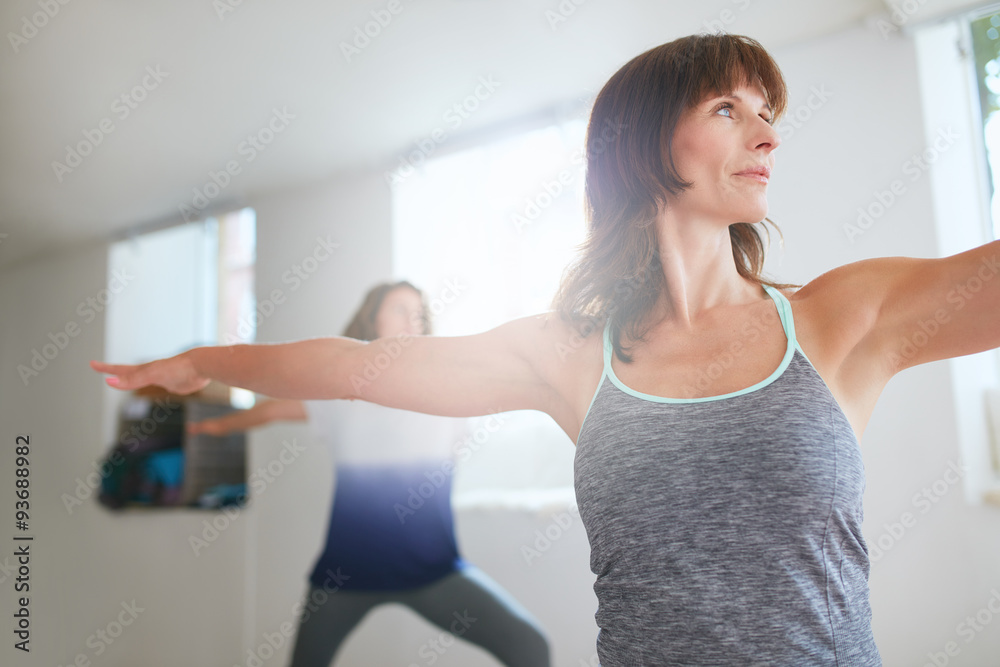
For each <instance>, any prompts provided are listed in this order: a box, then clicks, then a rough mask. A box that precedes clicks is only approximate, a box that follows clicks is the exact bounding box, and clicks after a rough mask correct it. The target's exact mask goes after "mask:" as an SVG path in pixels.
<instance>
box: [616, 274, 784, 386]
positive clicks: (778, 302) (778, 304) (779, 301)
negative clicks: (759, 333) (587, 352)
mask: <svg viewBox="0 0 1000 667" xmlns="http://www.w3.org/2000/svg"><path fill="white" fill-rule="evenodd" d="M763 287H764V290H765V291H766V292H767V294H768V296H770V297H771V299H772V301H774V305H775V308H777V310H778V317H779V318H780V319H781V328H782V329H783V330H784V332H785V338H786V339H787V341H788V342H787V345H786V346H785V356H784V357H783V358H782V359H781V364H780V365H779V366H778V367H777V368H776V369H775V370H774V372H773V373H771V374H770V375H769V376H768V377H766V378H764V379H763V380H761V381H760V382H758V383H756V384H754V385H752V386H750V387H747V388H745V389H740V390H739V391H732V392H729V393H728V394H720V395H718V396H704V397H702V398H668V397H666V396H654V395H652V394H644V393H642V392H641V391H636V390H634V389H632V388H631V387H629V386H627V385H626V384H625V383H624V382H622V381H621V380H619V379H618V376H617V375H615V372H614V369H613V368H612V367H611V357H610V354H609V352H608V350H607V349H606V350H605V364H604V374H605V375H606V376H607V377H608V379H609V380H611V382H612V383H613V384H614V385H615V386H616V387H618V388H619V389H620V390H622V391H623V392H625V393H626V394H629V395H631V396H635V397H636V398H641V399H643V400H646V401H651V402H653V403H706V402H708V401H721V400H723V399H726V398H736V397H737V396H742V395H743V394H749V393H750V392H753V391H757V390H758V389H762V388H763V387H766V386H767V385H769V384H771V383H772V382H774V381H775V380H777V379H778V378H779V377H781V374H782V373H784V372H785V369H786V368H788V365H789V364H790V363H792V357H794V356H795V351H796V350H797V349H798V342H797V341H796V339H795V323H794V322H793V320H792V308H791V304H790V303H788V299H787V298H785V295H784V294H782V293H781V292H779V291H778V290H776V289H774V288H773V287H770V286H768V285H764V286H763ZM605 340H606V341H609V340H610V339H609V337H608V334H607V331H606V332H605ZM607 344H608V343H607V342H606V343H605V345H607ZM602 382H603V378H602Z"/></svg>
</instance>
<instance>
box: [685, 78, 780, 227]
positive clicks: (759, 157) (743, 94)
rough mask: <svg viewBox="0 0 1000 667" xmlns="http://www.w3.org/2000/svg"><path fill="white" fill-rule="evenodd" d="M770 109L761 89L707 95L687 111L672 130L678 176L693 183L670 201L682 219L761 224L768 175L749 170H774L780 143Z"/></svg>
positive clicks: (744, 89) (747, 88) (746, 88)
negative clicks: (713, 219) (692, 217)
mask: <svg viewBox="0 0 1000 667" xmlns="http://www.w3.org/2000/svg"><path fill="white" fill-rule="evenodd" d="M771 118H772V114H771V109H770V108H769V107H768V106H767V102H766V100H765V98H764V94H763V91H762V90H761V89H760V88H759V87H749V86H743V87H741V88H737V89H736V90H734V91H733V92H732V93H731V94H730V95H728V96H716V95H709V96H708V97H707V98H705V99H703V100H702V101H701V102H700V103H698V104H696V105H695V106H693V107H691V108H690V109H688V110H687V111H685V112H684V113H683V114H682V116H681V118H680V119H679V121H678V123H677V127H676V128H675V130H674V140H673V147H672V152H673V158H674V164H675V165H676V167H677V172H678V173H679V174H680V176H681V178H683V179H684V180H685V181H688V182H691V183H693V184H694V185H692V186H691V187H690V188H688V189H687V190H686V191H684V192H682V193H681V194H680V195H677V196H676V197H672V198H670V199H669V200H668V207H672V208H673V210H674V211H675V212H677V213H679V214H680V215H681V217H689V216H697V217H701V218H704V217H709V218H715V219H718V220H720V221H721V222H724V223H725V224H726V225H727V226H728V225H729V224H731V223H734V222H751V223H753V222H760V221H761V220H763V219H764V218H765V217H766V216H767V180H768V179H769V174H768V175H767V176H761V175H758V174H747V173H746V172H747V170H748V169H752V168H754V167H757V168H760V167H766V168H767V169H768V170H770V168H771V167H773V166H774V156H773V155H772V152H773V151H774V149H775V148H777V147H778V145H779V144H780V143H781V139H780V138H779V137H778V133H777V131H776V130H775V128H774V127H772V126H771V125H770V123H769V121H770V120H771Z"/></svg>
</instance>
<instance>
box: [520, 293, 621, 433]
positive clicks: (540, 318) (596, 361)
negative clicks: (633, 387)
mask: <svg viewBox="0 0 1000 667" xmlns="http://www.w3.org/2000/svg"><path fill="white" fill-rule="evenodd" d="M510 324H511V325H512V327H511V330H510V336H511V341H512V342H513V343H514V344H515V345H516V346H517V349H518V350H519V352H520V353H521V354H522V355H524V357H525V358H526V360H527V361H528V362H529V364H530V365H531V366H532V367H533V368H534V369H535V370H536V372H537V373H538V374H539V375H540V376H541V379H542V380H543V381H544V382H545V383H546V384H547V385H548V386H549V387H551V388H552V390H553V393H552V400H551V404H550V406H549V408H548V409H547V410H546V411H547V412H548V414H550V415H551V416H552V417H553V419H555V420H556V422H557V423H558V424H559V426H560V427H562V429H563V430H564V431H566V433H567V435H569V436H570V438H571V439H572V440H573V441H574V442H575V441H576V435H577V433H578V432H579V429H580V427H581V426H582V424H583V418H584V416H585V415H586V411H587V407H588V406H589V405H590V400H591V398H592V397H593V394H594V392H595V391H596V390H597V383H598V381H599V380H600V377H601V373H602V371H603V364H604V356H603V340H604V339H603V325H602V324H600V323H594V322H571V321H567V320H566V319H564V318H562V317H560V316H559V314H558V313H556V312H554V311H550V312H545V313H540V314H538V315H533V316H531V317H526V318H522V319H520V320H515V321H513V322H511V323H510Z"/></svg>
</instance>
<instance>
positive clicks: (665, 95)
mask: <svg viewBox="0 0 1000 667" xmlns="http://www.w3.org/2000/svg"><path fill="white" fill-rule="evenodd" d="M741 84H742V85H760V86H761V88H762V89H763V91H764V95H765V97H766V99H767V102H768V104H769V105H770V107H771V111H772V118H773V119H774V122H777V121H778V119H779V118H780V117H781V115H782V114H783V113H784V111H785V108H786V106H787V97H788V92H787V88H786V86H785V81H784V77H783V76H782V74H781V70H780V69H779V68H778V65H777V63H776V62H775V61H774V60H773V59H772V58H771V56H770V55H769V54H768V53H767V51H765V50H764V47H762V46H761V45H760V44H759V43H758V42H757V41H756V40H754V39H751V38H750V37H744V36H742V35H730V34H726V33H722V34H715V35H707V34H703V35H691V36H688V37H682V38H680V39H677V40H674V41H672V42H669V43H667V44H663V45H661V46H657V47H655V48H653V49H650V50H649V51H646V52H645V53H642V54H640V55H638V56H636V57H635V58H633V59H632V60H630V61H629V62H628V63H626V64H625V66H624V67H622V68H621V69H619V70H618V71H617V72H616V73H615V74H614V75H613V76H612V77H611V79H609V80H608V82H607V83H606V84H605V85H604V87H603V88H602V89H601V92H600V93H599V94H598V95H597V98H596V99H595V101H594V106H593V109H592V111H591V114H590V122H589V124H588V126H587V139H586V147H587V148H586V150H587V153H586V154H587V168H586V181H585V187H584V193H585V210H586V216H587V226H588V233H587V239H586V241H584V243H583V244H582V245H581V254H580V256H579V257H578V258H577V260H576V261H575V262H574V263H573V264H571V265H570V266H569V268H568V269H567V270H566V273H565V274H564V275H563V279H562V283H561V285H560V287H559V290H558V292H557V293H556V295H555V298H554V300H553V308H554V309H555V310H557V311H558V312H559V313H560V315H561V316H562V317H563V318H564V319H566V320H568V321H570V322H577V323H581V322H582V323H583V324H584V327H583V330H584V332H585V335H589V333H590V332H591V331H593V330H594V329H595V328H597V327H598V326H602V325H603V324H605V323H606V322H609V321H610V329H611V331H610V333H611V340H612V343H613V345H614V351H615V353H616V354H617V355H618V357H619V358H620V359H622V360H623V361H626V362H631V361H632V359H631V357H630V356H629V355H628V354H627V353H626V347H625V346H623V345H622V334H623V333H626V334H627V335H628V338H629V339H630V340H632V341H636V340H642V339H643V338H642V337H643V335H644V334H645V333H646V331H648V325H647V326H644V325H643V323H644V320H645V318H646V316H647V315H648V313H649V311H650V309H651V308H652V307H653V306H654V305H655V303H656V300H657V298H658V297H659V295H660V292H661V290H662V288H663V280H664V279H663V268H662V266H661V264H660V256H659V249H658V247H657V238H656V225H655V221H656V215H657V213H658V211H659V210H660V207H661V206H664V205H665V204H666V198H667V195H668V194H669V195H676V194H678V193H680V192H682V191H684V190H685V189H686V188H688V187H690V186H691V185H692V183H688V182H685V181H683V180H681V177H680V175H679V174H678V173H677V170H676V167H675V165H674V162H673V155H672V152H671V144H672V141H673V134H674V128H675V127H676V126H677V122H678V120H679V119H680V117H681V115H682V113H683V112H684V111H686V110H687V109H689V108H691V107H692V106H694V105H696V104H698V103H699V102H700V101H701V100H703V99H704V98H705V97H706V96H707V95H708V94H712V93H714V94H726V93H729V92H732V91H733V90H735V89H736V88H738V87H739V86H740V85H741ZM764 220H765V221H767V222H769V223H770V224H772V225H774V227H775V229H776V230H777V229H778V227H777V225H775V224H774V222H773V221H771V220H770V219H768V218H764ZM756 224H760V223H755V224H751V223H747V222H737V223H734V224H732V225H730V226H729V236H730V239H731V241H732V245H733V259H734V260H735V262H736V270H737V271H738V272H739V274H740V275H741V276H742V277H744V278H746V279H747V280H750V281H752V282H756V283H758V284H763V285H770V286H772V287H794V285H788V284H784V283H774V282H771V281H769V280H766V279H764V278H763V277H762V276H761V271H762V269H763V265H764V248H765V246H764V241H763V239H762V238H761V235H760V232H759V231H758V229H757V227H756ZM764 229H765V231H767V230H766V227H765V228H764ZM778 233H779V234H780V233H781V231H780V230H778Z"/></svg>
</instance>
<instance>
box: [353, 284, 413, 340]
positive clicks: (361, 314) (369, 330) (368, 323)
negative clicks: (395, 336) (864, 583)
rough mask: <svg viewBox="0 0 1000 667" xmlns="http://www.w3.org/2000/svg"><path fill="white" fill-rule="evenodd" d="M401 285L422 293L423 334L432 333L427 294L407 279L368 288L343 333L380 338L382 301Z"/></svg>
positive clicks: (354, 336)
mask: <svg viewBox="0 0 1000 667" xmlns="http://www.w3.org/2000/svg"><path fill="white" fill-rule="evenodd" d="M400 287H408V288H410V289H411V290H413V291H414V292H416V293H417V294H419V295H420V303H421V305H422V306H423V308H421V320H422V323H423V335H425V336H429V335H430V334H431V333H432V325H431V319H430V312H431V311H430V308H428V306H427V295H426V294H424V292H423V290H419V289H417V288H416V287H414V286H413V284H412V283H410V282H409V281H407V280H400V281H398V282H394V283H380V284H378V285H375V287H372V288H371V289H370V290H368V293H367V294H365V298H364V300H363V301H362V302H361V306H359V307H358V310H357V312H355V313H354V317H352V318H351V321H350V323H348V325H347V328H346V329H344V333H343V334H341V335H342V336H347V337H348V338H355V339H357V340H375V339H376V338H378V331H377V330H376V328H375V320H376V319H377V318H378V311H379V308H381V307H382V302H383V301H385V295H386V294H388V293H389V292H391V291H393V290H394V289H398V288H400Z"/></svg>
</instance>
